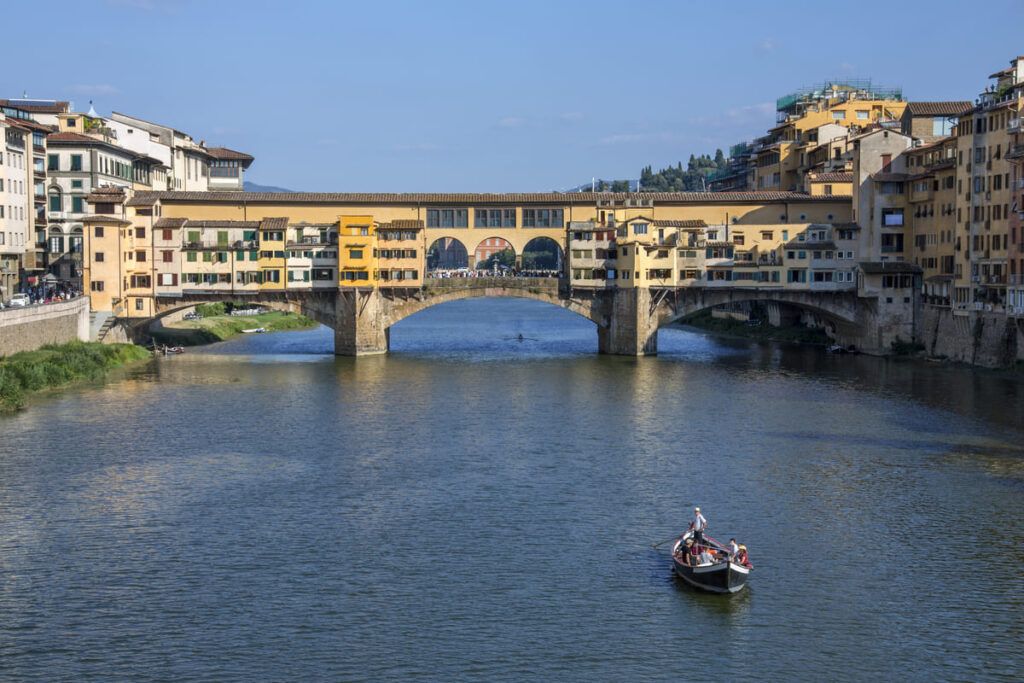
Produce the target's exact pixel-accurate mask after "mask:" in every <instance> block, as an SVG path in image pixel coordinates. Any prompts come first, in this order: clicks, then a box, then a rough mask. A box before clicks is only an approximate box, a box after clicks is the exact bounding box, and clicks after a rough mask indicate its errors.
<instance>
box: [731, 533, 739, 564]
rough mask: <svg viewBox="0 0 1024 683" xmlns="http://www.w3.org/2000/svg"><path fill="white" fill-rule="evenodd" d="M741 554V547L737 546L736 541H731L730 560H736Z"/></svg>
mask: <svg viewBox="0 0 1024 683" xmlns="http://www.w3.org/2000/svg"><path fill="white" fill-rule="evenodd" d="M739 554H740V547H739V546H738V545H736V539H735V538H730V539H729V559H731V560H734V559H736V556H737V555H739Z"/></svg>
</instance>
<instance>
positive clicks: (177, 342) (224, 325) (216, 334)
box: [152, 303, 317, 346]
mask: <svg viewBox="0 0 1024 683" xmlns="http://www.w3.org/2000/svg"><path fill="white" fill-rule="evenodd" d="M196 313H198V314H199V315H201V316H202V317H201V318H200V319H198V320H181V321H178V322H174V323H170V324H167V325H165V326H163V327H162V328H160V329H159V330H153V331H152V336H153V341H154V342H155V343H157V344H164V345H167V346H200V345H202V344H213V343H214V342H221V341H226V340H228V339H231V338H232V337H237V336H238V335H240V334H242V332H243V331H244V330H252V329H258V328H262V329H263V330H264V331H266V332H283V331H286V330H308V329H311V328H313V327H316V326H317V323H316V322H315V321H313V320H310V319H309V318H307V317H305V316H303V315H297V314H295V313H287V312H283V311H265V312H263V313H258V314H256V315H229V314H228V309H226V308H225V304H222V303H218V304H202V305H200V306H196Z"/></svg>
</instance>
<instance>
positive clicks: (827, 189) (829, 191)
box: [824, 185, 832, 197]
mask: <svg viewBox="0 0 1024 683" xmlns="http://www.w3.org/2000/svg"><path fill="white" fill-rule="evenodd" d="M824 192H825V195H826V196H829V197H830V196H832V186H831V185H826V186H825V189H824Z"/></svg>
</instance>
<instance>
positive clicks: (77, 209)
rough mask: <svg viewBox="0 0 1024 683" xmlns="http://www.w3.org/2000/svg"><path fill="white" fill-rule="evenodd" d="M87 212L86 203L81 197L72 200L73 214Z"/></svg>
mask: <svg viewBox="0 0 1024 683" xmlns="http://www.w3.org/2000/svg"><path fill="white" fill-rule="evenodd" d="M83 211H85V201H84V200H83V199H82V198H81V197H72V198H71V213H82V212H83Z"/></svg>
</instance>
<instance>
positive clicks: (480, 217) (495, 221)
mask: <svg viewBox="0 0 1024 683" xmlns="http://www.w3.org/2000/svg"><path fill="white" fill-rule="evenodd" d="M473 227H475V228H514V227H516V210H515V209H477V210H476V211H475V212H474V218H473Z"/></svg>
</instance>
